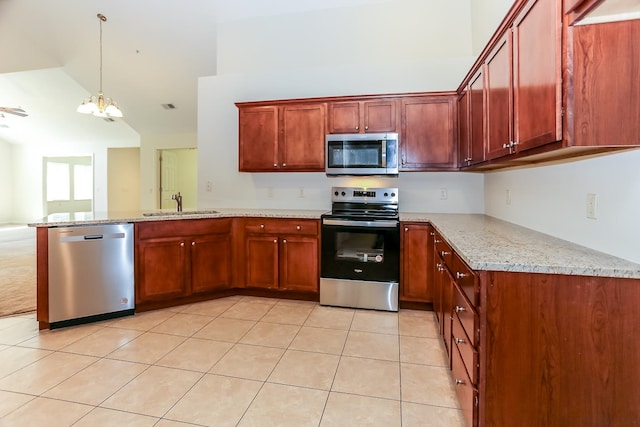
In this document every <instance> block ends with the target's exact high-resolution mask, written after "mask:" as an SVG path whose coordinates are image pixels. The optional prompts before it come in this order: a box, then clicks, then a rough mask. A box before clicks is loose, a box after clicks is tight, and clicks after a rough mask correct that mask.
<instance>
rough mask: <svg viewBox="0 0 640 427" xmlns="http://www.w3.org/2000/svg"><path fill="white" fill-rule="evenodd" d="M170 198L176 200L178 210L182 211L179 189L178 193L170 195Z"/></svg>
mask: <svg viewBox="0 0 640 427" xmlns="http://www.w3.org/2000/svg"><path fill="white" fill-rule="evenodd" d="M171 200H175V201H176V202H178V212H182V196H181V195H180V192H179V191H178V194H173V195H171Z"/></svg>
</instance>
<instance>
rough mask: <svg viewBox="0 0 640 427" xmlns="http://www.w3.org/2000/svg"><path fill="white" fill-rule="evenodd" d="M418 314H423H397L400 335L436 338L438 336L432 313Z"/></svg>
mask: <svg viewBox="0 0 640 427" xmlns="http://www.w3.org/2000/svg"><path fill="white" fill-rule="evenodd" d="M418 313H425V314H415V313H410V314H407V313H406V312H400V314H398V322H399V327H400V328H399V329H400V335H407V336H412V337H423V338H438V337H439V336H440V334H439V332H438V326H437V322H436V320H435V317H434V316H433V313H432V312H429V311H427V312H418Z"/></svg>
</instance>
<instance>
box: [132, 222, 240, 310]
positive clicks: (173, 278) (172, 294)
mask: <svg viewBox="0 0 640 427" xmlns="http://www.w3.org/2000/svg"><path fill="white" fill-rule="evenodd" d="M135 227H136V228H135V233H136V237H137V239H136V240H137V248H136V249H137V250H136V305H138V306H139V305H144V304H145V303H153V302H163V301H164V302H172V301H175V300H176V299H177V298H178V299H179V298H180V297H187V296H190V295H196V294H202V293H207V292H211V291H216V290H219V289H225V288H228V287H230V286H231V234H230V233H231V219H197V220H195V219H194V220H181V221H150V222H141V223H137V224H136V226H135Z"/></svg>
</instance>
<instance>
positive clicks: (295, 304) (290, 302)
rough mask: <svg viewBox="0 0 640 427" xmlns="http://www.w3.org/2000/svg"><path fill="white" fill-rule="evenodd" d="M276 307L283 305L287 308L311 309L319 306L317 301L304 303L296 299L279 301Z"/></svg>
mask: <svg viewBox="0 0 640 427" xmlns="http://www.w3.org/2000/svg"><path fill="white" fill-rule="evenodd" d="M278 305H285V306H289V307H292V306H293V307H310V308H311V309H314V308H315V307H318V306H319V305H318V302H317V301H304V300H296V299H280V300H278Z"/></svg>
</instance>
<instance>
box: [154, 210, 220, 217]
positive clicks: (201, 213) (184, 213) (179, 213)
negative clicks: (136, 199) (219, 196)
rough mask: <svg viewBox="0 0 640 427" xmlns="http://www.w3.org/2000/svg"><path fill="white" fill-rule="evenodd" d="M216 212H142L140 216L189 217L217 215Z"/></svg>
mask: <svg viewBox="0 0 640 427" xmlns="http://www.w3.org/2000/svg"><path fill="white" fill-rule="evenodd" d="M217 213H218V211H215V210H213V209H203V210H196V211H182V212H178V211H156V212H143V213H142V216H189V215H209V214H217Z"/></svg>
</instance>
